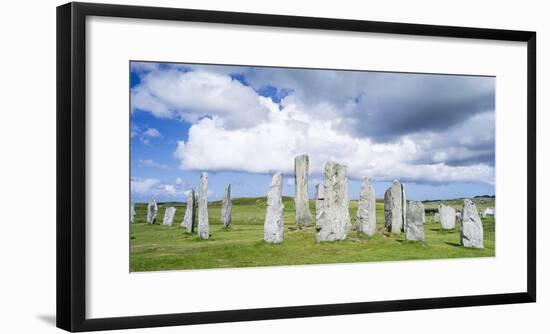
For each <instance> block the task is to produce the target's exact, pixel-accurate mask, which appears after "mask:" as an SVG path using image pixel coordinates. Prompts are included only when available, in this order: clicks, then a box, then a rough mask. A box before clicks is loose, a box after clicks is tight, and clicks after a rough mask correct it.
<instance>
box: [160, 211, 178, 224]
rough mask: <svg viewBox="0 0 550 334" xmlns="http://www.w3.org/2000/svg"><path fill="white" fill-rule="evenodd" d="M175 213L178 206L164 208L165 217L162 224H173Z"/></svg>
mask: <svg viewBox="0 0 550 334" xmlns="http://www.w3.org/2000/svg"><path fill="white" fill-rule="evenodd" d="M175 215H176V208H174V207H173V206H171V207H169V208H166V210H164V219H163V220H162V225H166V226H172V223H173V222H174V216H175Z"/></svg>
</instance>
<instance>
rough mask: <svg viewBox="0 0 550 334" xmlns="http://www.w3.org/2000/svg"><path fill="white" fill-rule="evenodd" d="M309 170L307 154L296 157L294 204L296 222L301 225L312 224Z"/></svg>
mask: <svg viewBox="0 0 550 334" xmlns="http://www.w3.org/2000/svg"><path fill="white" fill-rule="evenodd" d="M308 172H309V158H308V156H307V155H306V154H303V155H299V156H297V157H296V158H294V184H295V186H296V195H295V196H294V206H295V208H296V224H297V225H298V226H299V227H302V226H310V225H311V223H312V220H313V219H312V217H311V212H310V211H309V196H308V188H307V176H308Z"/></svg>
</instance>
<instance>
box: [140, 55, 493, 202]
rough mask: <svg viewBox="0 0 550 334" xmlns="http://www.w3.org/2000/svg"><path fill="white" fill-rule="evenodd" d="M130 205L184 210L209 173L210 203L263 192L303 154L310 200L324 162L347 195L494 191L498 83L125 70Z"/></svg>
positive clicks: (170, 67) (203, 69) (281, 71)
mask: <svg viewBox="0 0 550 334" xmlns="http://www.w3.org/2000/svg"><path fill="white" fill-rule="evenodd" d="M130 85H131V89H130V99H131V115H130V132H131V197H132V200H133V201H136V202H142V201H147V200H148V199H149V198H150V197H151V196H152V195H154V196H156V197H157V199H158V200H160V201H172V200H174V201H184V200H185V194H186V192H187V191H188V190H189V189H192V188H194V189H197V184H198V179H199V173H200V172H201V171H206V172H208V175H209V199H212V200H214V199H219V198H221V196H222V194H223V188H224V187H225V185H226V184H228V183H231V185H232V195H233V197H244V196H247V197H248V196H263V195H265V193H266V191H267V188H268V185H269V181H270V177H271V176H270V174H272V173H273V172H275V171H282V172H283V174H284V176H285V184H284V188H283V192H284V194H285V195H293V194H294V187H293V185H294V181H293V174H292V173H293V163H294V157H295V156H297V155H300V154H304V153H306V154H308V155H309V159H310V184H309V186H310V196H312V197H313V194H314V187H315V184H316V183H319V182H321V181H322V179H323V169H324V164H325V162H326V161H328V160H334V161H337V162H340V163H343V164H345V165H347V166H348V180H349V191H350V197H351V198H357V197H358V194H359V187H360V184H361V179H362V178H363V177H365V176H368V177H369V178H371V179H372V180H373V181H374V185H375V189H376V193H377V196H378V197H382V196H383V194H384V191H385V189H386V188H387V187H388V186H389V185H390V183H391V181H392V180H393V179H396V178H397V179H400V180H401V181H402V182H403V183H404V184H405V188H406V193H407V197H408V198H409V199H417V200H425V199H444V198H456V197H470V196H475V195H484V194H489V195H493V194H494V191H495V190H494V182H495V124H494V122H495V103H494V101H495V79H494V77H480V76H456V75H435V74H412V73H391V72H367V71H337V70H314V69H292V68H276V67H251V66H214V65H190V64H161V63H149V62H132V63H131V66H130Z"/></svg>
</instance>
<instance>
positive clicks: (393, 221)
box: [384, 180, 407, 233]
mask: <svg viewBox="0 0 550 334" xmlns="http://www.w3.org/2000/svg"><path fill="white" fill-rule="evenodd" d="M406 217H407V203H406V199H405V190H404V189H403V185H402V184H401V183H400V182H399V181H398V180H394V181H393V184H392V186H391V187H390V188H388V190H386V192H385V193H384V218H385V226H386V228H387V229H388V230H390V231H391V232H392V233H401V232H402V231H403V227H404V225H405V221H406Z"/></svg>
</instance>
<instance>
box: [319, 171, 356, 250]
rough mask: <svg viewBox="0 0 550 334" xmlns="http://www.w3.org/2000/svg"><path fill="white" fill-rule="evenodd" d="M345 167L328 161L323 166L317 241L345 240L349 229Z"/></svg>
mask: <svg viewBox="0 0 550 334" xmlns="http://www.w3.org/2000/svg"><path fill="white" fill-rule="evenodd" d="M346 174H347V167H346V166H344V165H340V164H338V163H336V162H333V161H329V162H327V163H326V165H325V194H324V195H325V196H324V201H323V217H322V219H321V220H320V221H319V222H318V223H317V226H316V229H317V241H319V242H322V241H336V240H345V239H346V237H347V233H348V231H349V229H350V227H351V221H350V217H349V197H348V182H347V176H346Z"/></svg>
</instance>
